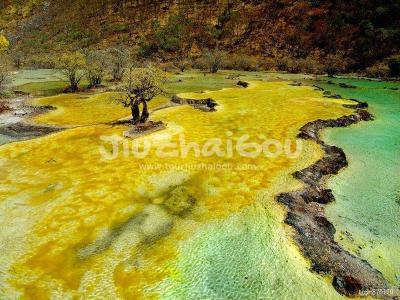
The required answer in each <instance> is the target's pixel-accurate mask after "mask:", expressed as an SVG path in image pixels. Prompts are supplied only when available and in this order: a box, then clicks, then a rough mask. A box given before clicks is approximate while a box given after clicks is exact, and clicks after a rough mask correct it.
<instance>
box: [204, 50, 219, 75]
mask: <svg viewBox="0 0 400 300" xmlns="http://www.w3.org/2000/svg"><path fill="white" fill-rule="evenodd" d="M205 58H206V60H207V64H208V69H209V71H210V73H217V72H218V70H219V69H220V68H221V67H222V64H223V62H224V54H223V53H222V52H221V51H220V50H218V49H215V50H213V51H207V52H206V54H205Z"/></svg>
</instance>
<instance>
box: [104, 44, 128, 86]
mask: <svg viewBox="0 0 400 300" xmlns="http://www.w3.org/2000/svg"><path fill="white" fill-rule="evenodd" d="M108 53H109V57H108V60H109V67H110V71H111V75H112V77H113V80H114V81H121V80H122V79H123V77H124V72H125V68H126V67H127V64H128V62H129V56H130V55H129V51H128V50H127V49H125V48H124V47H115V48H111V49H110V50H109V51H108Z"/></svg>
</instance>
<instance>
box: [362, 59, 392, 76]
mask: <svg viewBox="0 0 400 300" xmlns="http://www.w3.org/2000/svg"><path fill="white" fill-rule="evenodd" d="M365 74H366V75H367V76H368V77H373V78H385V77H388V76H389V74H390V68H389V66H388V65H387V64H385V63H382V62H380V63H376V64H374V65H372V66H370V67H369V68H367V69H366V70H365Z"/></svg>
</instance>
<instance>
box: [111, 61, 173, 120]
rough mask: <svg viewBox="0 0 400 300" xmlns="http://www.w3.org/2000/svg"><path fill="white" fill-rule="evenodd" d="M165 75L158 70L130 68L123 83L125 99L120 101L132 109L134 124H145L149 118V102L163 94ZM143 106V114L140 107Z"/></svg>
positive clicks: (152, 68)
mask: <svg viewBox="0 0 400 300" xmlns="http://www.w3.org/2000/svg"><path fill="white" fill-rule="evenodd" d="M165 82H166V76H165V74H164V73H163V72H162V71H160V70H159V69H157V68H154V67H147V68H136V69H135V68H133V67H131V68H129V69H128V70H127V74H126V75H125V78H124V82H123V90H124V94H125V95H124V97H123V98H122V99H118V102H120V103H122V104H123V105H124V106H125V107H130V108H131V113H132V124H137V123H145V122H146V121H147V119H148V118H149V111H148V107H147V102H149V101H150V100H152V99H153V98H154V97H155V96H157V95H159V94H161V93H163V85H164V83H165ZM140 104H142V106H143V108H142V112H140V109H139V106H140Z"/></svg>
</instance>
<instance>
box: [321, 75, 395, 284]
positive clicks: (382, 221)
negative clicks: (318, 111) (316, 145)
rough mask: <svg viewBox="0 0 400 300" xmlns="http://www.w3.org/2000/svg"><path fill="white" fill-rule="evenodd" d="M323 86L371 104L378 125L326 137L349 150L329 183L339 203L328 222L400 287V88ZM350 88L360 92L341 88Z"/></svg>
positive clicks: (364, 82)
mask: <svg viewBox="0 0 400 300" xmlns="http://www.w3.org/2000/svg"><path fill="white" fill-rule="evenodd" d="M333 82H334V83H336V84H333V85H332V84H331V85H329V84H320V83H318V84H319V85H321V86H322V87H324V88H326V89H327V90H330V91H332V92H334V93H337V94H340V95H342V96H343V97H347V98H355V99H358V100H361V101H367V102H368V104H369V111H370V112H371V113H373V114H374V115H375V118H376V119H375V121H373V122H362V123H359V124H357V125H354V126H351V127H349V128H335V129H329V130H326V131H325V140H326V141H327V142H328V143H330V144H334V145H337V146H339V147H341V148H343V149H344V151H345V153H346V155H347V157H348V161H349V166H348V168H347V169H345V170H343V171H342V172H341V173H340V174H339V175H338V176H334V177H333V178H332V179H331V180H330V181H329V187H330V188H332V189H333V192H334V195H335V198H336V202H334V203H332V204H331V205H330V206H329V207H328V209H327V213H328V218H329V220H331V221H332V222H333V224H334V225H335V227H336V229H337V234H336V239H337V240H338V241H339V242H340V243H341V244H343V245H344V246H345V248H347V249H349V250H350V251H352V252H353V253H355V254H356V255H358V256H360V257H362V258H364V259H366V260H368V262H370V263H371V264H372V265H373V266H374V267H375V268H377V269H378V270H380V271H381V272H382V273H383V275H384V276H385V277H386V279H388V280H389V281H390V282H391V283H392V284H395V285H400V281H399V276H400V226H399V225H400V224H399V220H400V176H399V174H400V91H399V90H392V89H390V88H394V89H396V88H399V87H400V84H399V83H393V82H376V81H369V80H360V79H335V80H333ZM339 82H345V83H348V84H352V85H355V86H357V88H356V89H348V88H340V87H339V86H338V85H337V83H339Z"/></svg>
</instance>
